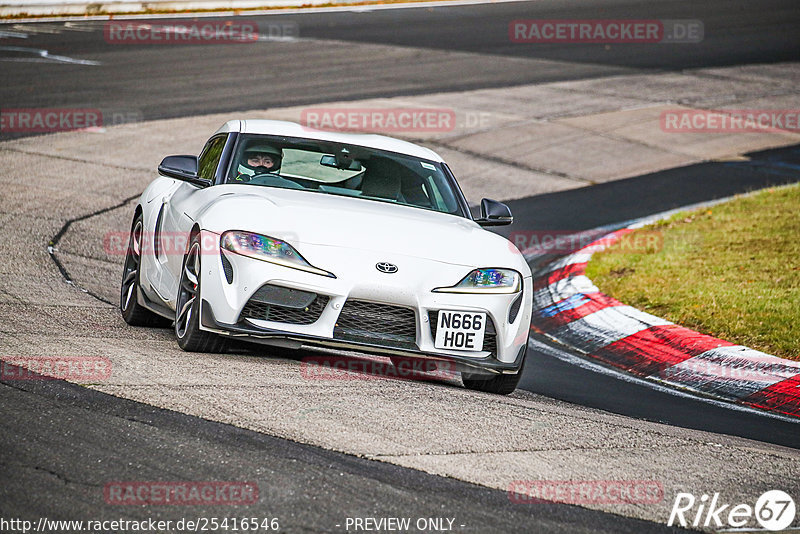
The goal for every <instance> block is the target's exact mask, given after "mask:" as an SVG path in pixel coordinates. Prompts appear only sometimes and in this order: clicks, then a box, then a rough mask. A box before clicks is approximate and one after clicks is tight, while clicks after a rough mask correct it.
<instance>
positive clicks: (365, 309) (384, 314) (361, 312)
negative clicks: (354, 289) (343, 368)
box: [333, 300, 417, 349]
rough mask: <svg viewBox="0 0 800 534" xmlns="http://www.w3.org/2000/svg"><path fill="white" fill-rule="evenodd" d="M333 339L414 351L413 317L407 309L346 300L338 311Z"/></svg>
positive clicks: (414, 330)
mask: <svg viewBox="0 0 800 534" xmlns="http://www.w3.org/2000/svg"><path fill="white" fill-rule="evenodd" d="M333 337H334V339H343V340H348V341H360V342H364V343H372V344H378V345H385V346H387V347H396V348H404V349H416V348H417V343H416V342H417V316H416V314H415V313H414V310H413V309H411V308H405V307H402V306H392V305H390V304H379V303H377V302H367V301H365V300H348V301H346V302H345V304H344V306H343V307H342V312H341V313H340V314H339V319H338V320H337V321H336V327H335V328H334V329H333Z"/></svg>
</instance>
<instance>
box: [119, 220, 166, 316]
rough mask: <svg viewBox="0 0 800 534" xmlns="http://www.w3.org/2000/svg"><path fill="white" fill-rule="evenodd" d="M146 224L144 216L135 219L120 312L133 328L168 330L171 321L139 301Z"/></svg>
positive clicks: (121, 292) (124, 274) (123, 274)
mask: <svg viewBox="0 0 800 534" xmlns="http://www.w3.org/2000/svg"><path fill="white" fill-rule="evenodd" d="M143 236H144V224H143V223H142V215H141V214H139V215H137V216H136V217H135V218H134V219H133V225H132V226H131V236H130V238H129V239H128V250H127V251H126V252H125V264H124V266H123V269H122V283H121V284H120V288H119V311H120V312H121V313H122V318H123V319H124V320H125V322H126V323H128V324H129V325H131V326H154V327H160V328H166V327H168V326H169V324H170V321H169V319H166V318H164V317H161V316H160V315H158V314H157V313H154V312H151V311H150V310H148V309H147V308H145V307H144V306H142V305H141V304H139V301H138V300H137V295H138V294H139V275H140V269H139V266H140V265H141V261H142V237H143Z"/></svg>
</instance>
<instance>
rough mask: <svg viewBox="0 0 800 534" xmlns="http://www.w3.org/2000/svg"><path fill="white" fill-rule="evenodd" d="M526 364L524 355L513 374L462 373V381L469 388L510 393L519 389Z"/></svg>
mask: <svg viewBox="0 0 800 534" xmlns="http://www.w3.org/2000/svg"><path fill="white" fill-rule="evenodd" d="M525 350H526V351H527V347H525ZM524 366H525V357H524V356H523V359H522V365H520V367H519V371H517V372H516V373H515V374H513V375H511V374H501V375H494V376H488V377H487V376H486V375H477V374H469V373H461V382H462V383H463V384H464V387H465V388H467V389H473V390H475V391H483V392H485V393H495V394H497V395H508V394H510V393H513V392H514V390H515V389H517V385H518V384H519V381H520V379H521V378H522V369H523V367H524Z"/></svg>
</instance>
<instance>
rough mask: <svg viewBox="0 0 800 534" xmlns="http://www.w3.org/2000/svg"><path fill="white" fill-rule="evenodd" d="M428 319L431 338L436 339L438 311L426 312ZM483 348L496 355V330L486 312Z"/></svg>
mask: <svg viewBox="0 0 800 534" xmlns="http://www.w3.org/2000/svg"><path fill="white" fill-rule="evenodd" d="M428 321H429V322H430V325H431V335H432V336H433V340H434V341H436V329H437V328H438V326H439V311H438V310H431V311H429V312H428ZM483 350H486V351H489V352H491V353H492V356H497V330H495V328H494V321H492V318H491V317H490V316H489V314H486V331H485V332H484V334H483Z"/></svg>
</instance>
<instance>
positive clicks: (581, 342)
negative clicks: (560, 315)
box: [550, 306, 673, 353]
mask: <svg viewBox="0 0 800 534" xmlns="http://www.w3.org/2000/svg"><path fill="white" fill-rule="evenodd" d="M668 324H673V323H671V322H669V321H667V320H664V319H661V318H660V317H656V316H655V315H650V314H649V313H645V312H643V311H639V310H637V309H636V308H632V307H631V306H612V307H609V308H603V309H601V310H597V311H596V312H594V313H590V314H589V315H586V316H585V317H581V318H580V319H576V320H574V321H572V322H570V323H567V324H565V325H564V326H561V327H559V328H557V329H555V330H554V331H553V332H551V333H550V335H551V336H553V337H554V338H556V339H563V340H565V341H566V342H567V343H569V344H570V345H572V346H574V347H576V348H578V349H579V350H582V351H584V352H587V353H590V352H593V351H595V350H597V349H600V348H602V347H605V346H607V345H610V344H612V343H614V342H616V341H619V340H620V339H623V338H626V337H628V336H631V335H633V334H636V333H637V332H641V331H642V330H646V329H648V328H650V327H651V326H665V325H668Z"/></svg>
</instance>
